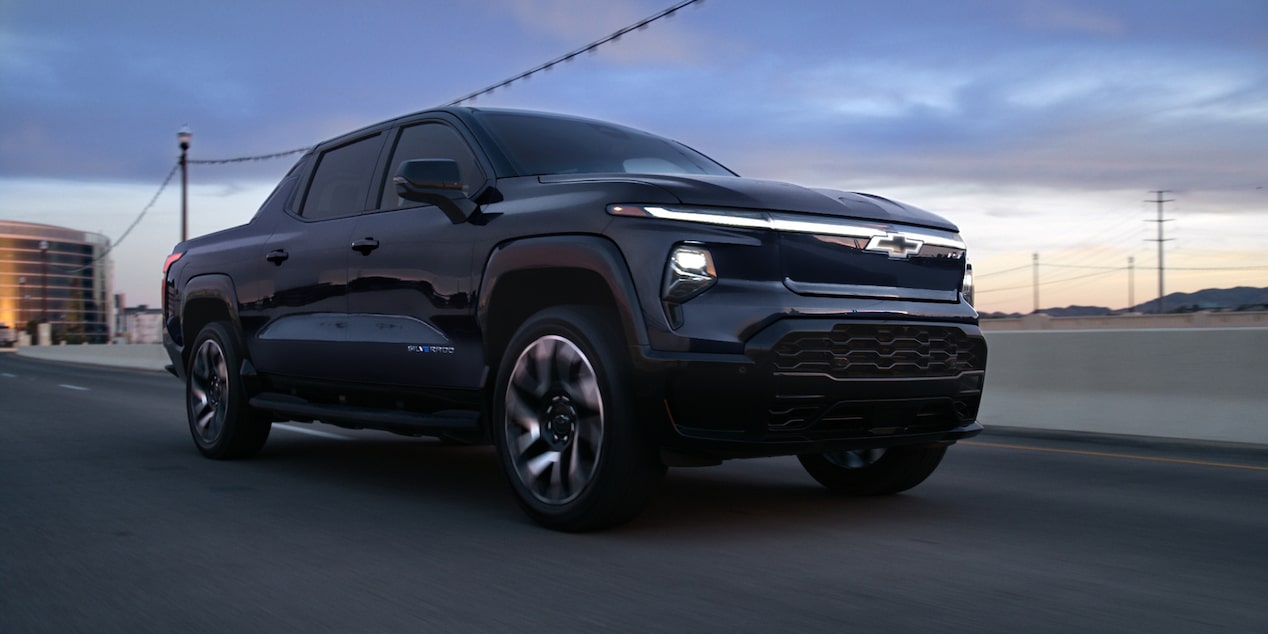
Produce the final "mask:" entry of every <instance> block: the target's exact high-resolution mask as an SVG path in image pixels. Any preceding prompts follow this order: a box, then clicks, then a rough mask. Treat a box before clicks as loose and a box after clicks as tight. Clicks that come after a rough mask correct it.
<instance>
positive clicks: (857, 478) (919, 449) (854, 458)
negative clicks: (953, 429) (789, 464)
mask: <svg viewBox="0 0 1268 634" xmlns="http://www.w3.org/2000/svg"><path fill="white" fill-rule="evenodd" d="M946 452H947V447H946V445H924V446H915V447H892V448H889V449H864V450H859V451H830V452H827V453H822V454H803V455H800V456H797V459H798V460H800V461H801V466H802V467H805V469H806V472H807V473H809V474H810V476H811V477H813V478H814V479H815V480H818V481H819V484H822V485H823V486H825V487H827V488H828V489H829V490H831V491H832V492H834V493H838V494H841V495H850V496H868V495H892V494H894V493H901V492H903V491H906V490H907V489H910V488H912V487H914V486H916V485H917V484H920V483H921V482H924V480H925V478H928V477H929V475H930V474H932V473H933V472H934V470H935V469H937V468H938V463H940V462H942V456H943V455H944V454H946Z"/></svg>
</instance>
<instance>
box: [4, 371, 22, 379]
mask: <svg viewBox="0 0 1268 634" xmlns="http://www.w3.org/2000/svg"><path fill="white" fill-rule="evenodd" d="M0 376H2V377H4V378H6V379H16V378H18V375H16V374H9V373H8V372H0Z"/></svg>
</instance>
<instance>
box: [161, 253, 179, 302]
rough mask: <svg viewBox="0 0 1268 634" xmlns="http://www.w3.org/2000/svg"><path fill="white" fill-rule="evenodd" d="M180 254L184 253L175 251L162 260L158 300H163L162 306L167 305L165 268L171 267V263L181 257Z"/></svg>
mask: <svg viewBox="0 0 1268 634" xmlns="http://www.w3.org/2000/svg"><path fill="white" fill-rule="evenodd" d="M182 255H185V254H184V253H181V252H176V253H173V254H171V255H169V256H167V259H166V260H164V261H163V285H162V288H161V289H159V300H160V301H162V302H163V306H164V307H166V306H167V270H168V269H170V268H172V265H173V264H176V261H177V260H179V259H181V256H182Z"/></svg>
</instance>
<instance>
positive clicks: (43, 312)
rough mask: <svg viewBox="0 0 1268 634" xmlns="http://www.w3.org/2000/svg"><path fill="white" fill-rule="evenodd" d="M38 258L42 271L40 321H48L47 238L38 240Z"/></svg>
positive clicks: (43, 322)
mask: <svg viewBox="0 0 1268 634" xmlns="http://www.w3.org/2000/svg"><path fill="white" fill-rule="evenodd" d="M40 260H41V261H42V263H43V267H42V268H43V271H42V272H41V274H40V286H42V287H43V289H42V290H41V292H40V323H41V324H45V323H48V240H40Z"/></svg>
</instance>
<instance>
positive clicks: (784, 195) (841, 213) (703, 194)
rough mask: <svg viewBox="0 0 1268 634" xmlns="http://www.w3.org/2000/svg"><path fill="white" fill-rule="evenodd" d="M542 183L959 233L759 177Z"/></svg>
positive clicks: (918, 217) (558, 178)
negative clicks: (625, 186)
mask: <svg viewBox="0 0 1268 634" xmlns="http://www.w3.org/2000/svg"><path fill="white" fill-rule="evenodd" d="M540 180H541V181H542V182H544V183H580V182H595V183H599V182H620V183H640V184H644V185H651V186H654V187H658V188H660V189H663V190H665V191H666V192H668V193H669V194H671V195H673V196H674V197H675V198H677V199H678V200H679V202H681V203H682V204H684V205H699V206H702V207H730V208H740V209H761V210H767V211H790V212H798V213H809V214H820V215H825V216H837V217H841V218H855V219H860V220H873V221H882V222H891V223H901V224H907V225H918V226H922V227H929V228H932V229H942V230H945V231H953V232H958V231H959V228H958V227H956V226H955V224H953V223H952V222H950V221H949V220H947V219H945V218H943V217H941V216H939V215H937V214H934V213H931V212H928V211H925V210H923V209H920V208H918V207H913V206H911V205H907V204H904V203H900V202H897V201H893V200H890V199H888V198H882V197H880V196H874V195H872V194H862V193H857V192H847V191H840V190H835V189H811V188H808V187H802V186H800V185H794V184H792V183H784V182H780V181H770V180H761V179H756V178H740V177H733V176H703V175H702V176H678V175H660V174H578V175H552V176H541V177H540ZM626 202H631V203H635V202H641V201H636V200H631V201H626Z"/></svg>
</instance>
